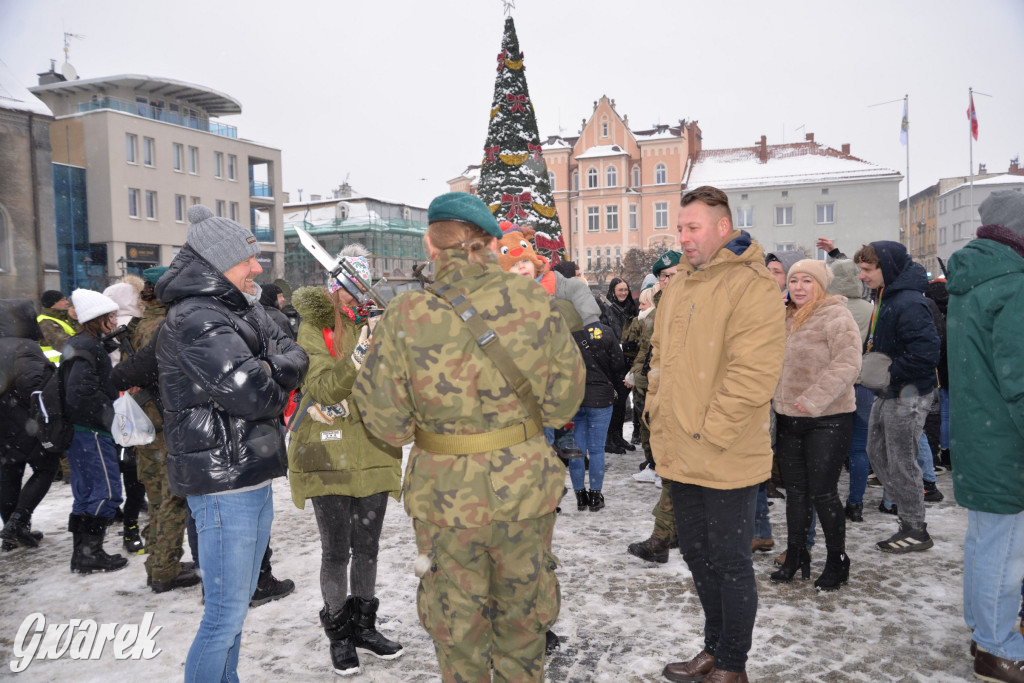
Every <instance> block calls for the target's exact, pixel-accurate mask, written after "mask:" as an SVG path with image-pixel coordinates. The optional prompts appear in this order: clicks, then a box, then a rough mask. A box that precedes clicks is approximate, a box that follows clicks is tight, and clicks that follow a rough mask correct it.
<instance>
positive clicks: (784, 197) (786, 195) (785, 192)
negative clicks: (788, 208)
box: [782, 190, 789, 199]
mask: <svg viewBox="0 0 1024 683" xmlns="http://www.w3.org/2000/svg"><path fill="white" fill-rule="evenodd" d="M782 198H783V199H788V198H789V190H783V191H782Z"/></svg>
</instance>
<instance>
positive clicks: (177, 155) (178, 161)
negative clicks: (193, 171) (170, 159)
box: [172, 142, 185, 173]
mask: <svg viewBox="0 0 1024 683" xmlns="http://www.w3.org/2000/svg"><path fill="white" fill-rule="evenodd" d="M172 149H173V150H174V170H175V171H177V172H179V173H181V171H182V169H183V168H185V147H184V146H183V145H181V144H180V143H177V142H175V143H174V145H173V146H172Z"/></svg>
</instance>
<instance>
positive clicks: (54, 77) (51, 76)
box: [36, 59, 68, 85]
mask: <svg viewBox="0 0 1024 683" xmlns="http://www.w3.org/2000/svg"><path fill="white" fill-rule="evenodd" d="M36 75H37V76H39V85H49V84H50V83H63V82H64V81H66V80H68V79H66V78H64V76H63V74H59V73H57V60H56V59H51V60H50V70H49V71H44V72H43V73H41V74H36Z"/></svg>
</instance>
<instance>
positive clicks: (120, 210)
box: [30, 69, 284, 288]
mask: <svg viewBox="0 0 1024 683" xmlns="http://www.w3.org/2000/svg"><path fill="white" fill-rule="evenodd" d="M39 82H40V84H39V85H38V86H36V87H33V88H30V91H31V92H32V93H34V94H35V95H36V96H37V97H39V99H41V100H42V101H43V102H44V103H46V105H47V106H48V107H49V108H50V110H51V111H52V112H53V114H54V117H55V120H54V121H53V123H52V125H51V127H50V140H51V145H52V147H53V164H54V177H55V184H62V183H60V182H58V181H60V179H62V178H64V177H65V176H66V177H67V182H66V186H67V187H66V188H65V191H64V192H63V193H62V191H61V189H60V188H56V199H55V203H56V214H57V246H58V250H59V253H60V270H61V281H62V283H63V284H64V286H65V287H75V286H88V287H94V288H95V287H102V286H103V285H104V284H105V283H106V281H107V280H109V279H110V278H113V277H118V276H120V275H122V274H124V273H125V272H141V271H142V270H144V269H145V268H148V267H150V266H153V265H168V264H170V262H171V260H172V259H173V258H174V255H175V254H177V252H178V250H179V249H180V248H181V246H182V245H183V244H184V243H185V235H186V232H187V229H188V216H187V212H188V207H189V206H191V205H193V204H204V205H206V206H208V207H209V208H210V209H211V210H212V211H213V212H214V213H215V214H217V215H219V216H225V217H228V218H231V219H233V220H235V221H237V222H239V223H241V224H242V225H246V226H250V227H251V228H252V229H253V232H254V234H255V235H256V236H257V238H258V239H259V241H260V246H261V248H262V251H263V253H262V254H261V256H260V262H261V264H262V265H263V268H264V270H265V271H266V272H267V275H266V276H264V277H263V278H261V279H264V280H266V281H269V280H271V279H273V278H275V277H281V276H282V275H283V274H284V257H283V252H284V234H283V229H282V227H283V222H282V206H283V201H282V194H283V193H282V192H281V152H280V150H278V149H275V148H272V147H268V146H266V145H263V144H260V143H256V142H252V141H249V140H244V139H240V138H239V137H238V131H237V129H236V128H235V127H234V126H230V125H225V124H222V123H219V122H218V121H217V120H216V117H218V116H227V115H232V114H240V113H241V111H242V106H241V104H240V103H239V102H238V101H237V100H235V99H234V98H232V97H230V96H228V95H225V94H223V93H220V92H217V91H216V90H212V89H210V88H207V87H204V86H200V85H194V84H191V83H184V82H181V81H176V80H172V79H167V78H156V77H152V76H140V75H118V76H110V77H106V78H92V79H76V80H65V79H64V77H63V76H61V75H60V74H57V73H55V72H54V71H53V70H52V69H51V71H50V72H48V73H44V74H40V79H39ZM85 171H87V173H85ZM83 203H84V204H85V206H86V208H85V209H84V210H83V209H82V204H83Z"/></svg>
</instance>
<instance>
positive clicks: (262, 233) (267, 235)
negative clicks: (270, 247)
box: [252, 227, 277, 242]
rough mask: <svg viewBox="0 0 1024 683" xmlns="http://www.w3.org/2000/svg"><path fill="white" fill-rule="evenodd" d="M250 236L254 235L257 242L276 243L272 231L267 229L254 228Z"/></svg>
mask: <svg viewBox="0 0 1024 683" xmlns="http://www.w3.org/2000/svg"><path fill="white" fill-rule="evenodd" d="M252 234H254V235H256V240H257V241H258V242H276V241H277V240H276V238H275V237H274V229H273V228H268V227H255V228H253V229H252Z"/></svg>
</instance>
